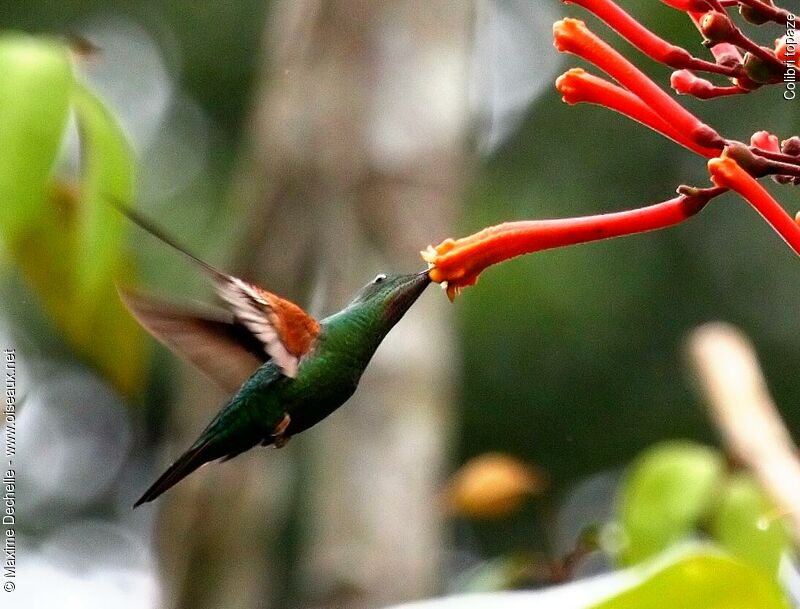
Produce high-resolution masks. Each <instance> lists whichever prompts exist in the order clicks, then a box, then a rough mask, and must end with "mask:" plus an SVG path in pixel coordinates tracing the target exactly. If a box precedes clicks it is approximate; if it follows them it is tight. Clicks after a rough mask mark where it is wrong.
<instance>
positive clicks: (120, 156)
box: [0, 34, 144, 394]
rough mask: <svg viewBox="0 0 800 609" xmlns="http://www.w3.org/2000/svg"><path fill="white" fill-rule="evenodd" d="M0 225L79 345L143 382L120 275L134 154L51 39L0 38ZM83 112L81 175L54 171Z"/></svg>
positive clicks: (101, 366) (125, 380)
mask: <svg viewBox="0 0 800 609" xmlns="http://www.w3.org/2000/svg"><path fill="white" fill-rule="evenodd" d="M0 73H1V74H3V78H2V79H0V199H2V200H3V201H4V205H3V206H1V207H0V209H2V211H1V212H0V224H1V225H2V228H1V229H0V230H2V239H3V242H4V245H5V249H6V253H7V255H8V256H9V257H10V259H11V261H12V262H13V263H14V264H15V265H16V267H17V268H18V269H19V270H20V272H21V273H22V275H23V277H24V279H25V281H26V283H27V284H28V286H29V287H30V289H31V290H32V291H33V292H34V293H35V294H36V296H37V297H38V299H39V301H40V302H41V304H42V307H43V308H44V310H45V311H46V312H47V314H48V316H49V318H50V320H51V321H52V323H53V324H54V325H55V326H56V327H57V328H58V329H59V330H60V331H61V332H62V333H63V335H64V336H65V338H66V339H67V341H68V342H69V343H70V345H71V346H72V348H73V349H74V350H75V351H76V352H77V353H78V354H79V355H80V356H81V357H83V358H85V359H86V360H87V361H88V362H90V363H91V364H92V365H94V366H95V367H96V368H97V369H98V370H99V371H100V372H102V373H103V374H104V375H105V376H106V377H107V378H109V379H111V380H112V381H113V382H114V383H115V384H116V386H117V387H118V388H119V389H121V390H122V391H123V392H125V393H128V394H130V393H132V392H134V391H135V390H137V389H138V388H139V387H140V386H141V383H140V378H141V375H142V373H143V370H144V347H143V344H144V343H143V340H142V336H141V333H140V331H139V330H138V328H137V326H136V324H135V322H134V321H133V320H132V318H131V317H130V315H128V313H127V312H126V311H125V310H124V309H123V307H122V305H121V304H120V302H119V299H118V298H117V295H116V290H115V288H114V283H113V278H114V277H115V276H116V275H117V274H118V273H119V272H120V270H121V269H122V268H123V267H124V266H127V265H128V263H127V261H126V259H125V256H124V253H123V245H124V243H123V237H124V229H123V223H122V218H121V217H120V216H119V214H118V213H117V212H116V211H115V210H114V209H113V207H112V206H111V205H110V203H111V202H128V201H130V199H131V196H132V188H133V157H132V153H131V150H130V148H129V146H128V144H127V142H126V139H125V136H124V135H123V133H122V131H121V130H120V128H119V126H118V125H117V122H116V120H115V119H114V118H113V116H111V114H109V113H108V111H107V110H106V109H105V108H104V107H103V104H102V103H101V102H100V101H99V100H98V99H97V98H96V97H95V96H94V95H93V94H92V93H91V92H90V91H88V90H87V89H86V88H85V87H84V86H83V85H81V84H80V82H78V81H77V80H76V79H75V77H74V75H73V68H72V61H71V58H70V53H69V51H68V49H67V48H66V47H65V46H64V45H63V44H61V43H59V42H55V41H53V40H51V39H47V38H37V37H33V36H26V35H22V34H6V35H4V36H3V37H2V38H0ZM70 111H73V112H74V113H75V116H76V119H77V123H78V129H79V134H80V140H81V175H80V178H79V185H78V186H77V187H72V186H71V185H70V184H69V183H67V184H64V183H62V182H60V181H58V180H56V179H55V178H54V175H53V171H54V167H55V164H56V161H57V159H58V156H59V153H60V150H61V144H62V141H63V139H64V137H65V133H66V126H67V117H68V115H69V112H70Z"/></svg>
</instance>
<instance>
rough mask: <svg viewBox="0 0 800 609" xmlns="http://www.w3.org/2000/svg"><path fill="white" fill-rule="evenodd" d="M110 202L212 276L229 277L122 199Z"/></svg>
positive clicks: (140, 226)
mask: <svg viewBox="0 0 800 609" xmlns="http://www.w3.org/2000/svg"><path fill="white" fill-rule="evenodd" d="M110 202H111V204H112V205H113V206H114V207H116V208H117V209H118V210H119V211H120V213H122V214H123V215H124V216H127V218H128V219H129V220H130V221H131V222H133V223H134V224H136V225H138V226H139V228H141V229H143V230H145V231H147V232H148V233H150V234H151V235H153V236H154V237H155V238H156V239H158V240H159V241H162V242H164V243H166V244H167V245H169V246H170V247H171V248H173V249H175V250H177V251H179V252H180V253H181V254H183V255H184V256H186V257H187V258H189V259H190V260H192V261H193V262H195V263H196V264H198V265H200V267H202V268H203V269H205V271H206V272H208V273H209V274H210V275H211V276H212V277H214V278H216V279H227V278H228V275H227V274H226V273H223V272H222V271H220V270H219V269H217V268H216V267H214V266H212V265H210V264H209V263H208V262H206V261H205V260H202V259H201V258H198V257H197V256H195V255H194V254H192V253H191V252H190V251H189V250H188V249H186V248H185V247H183V246H182V245H179V244H178V242H177V241H176V240H175V239H173V238H172V237H170V236H169V235H167V234H166V233H165V232H164V231H162V230H161V229H160V228H158V227H157V226H156V225H155V224H154V223H153V222H151V221H150V220H149V219H147V218H145V217H144V215H142V214H141V213H139V212H138V211H136V210H135V209H133V208H132V207H129V206H128V205H126V204H125V203H123V202H121V201H117V200H115V199H110Z"/></svg>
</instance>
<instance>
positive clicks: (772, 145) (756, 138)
mask: <svg viewBox="0 0 800 609" xmlns="http://www.w3.org/2000/svg"><path fill="white" fill-rule="evenodd" d="M750 144H751V145H753V146H755V147H756V148H760V149H761V150H768V151H770V152H780V150H781V148H780V144H779V143H778V138H777V136H775V135H772V134H771V133H770V132H769V131H756V132H755V133H754V134H753V135H751V136H750Z"/></svg>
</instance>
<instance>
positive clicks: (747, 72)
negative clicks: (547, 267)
mask: <svg viewBox="0 0 800 609" xmlns="http://www.w3.org/2000/svg"><path fill="white" fill-rule="evenodd" d="M564 1H565V2H566V3H571V4H576V5H579V6H581V7H583V8H584V9H586V10H587V11H589V12H590V13H592V14H594V15H595V16H596V17H598V18H599V19H601V20H602V21H604V22H605V23H606V24H607V25H608V26H609V27H611V28H612V29H613V30H614V31H616V32H617V33H618V34H619V35H620V36H622V37H623V38H625V39H626V40H627V41H628V42H630V43H631V44H632V45H633V46H634V47H636V48H637V49H638V50H639V51H641V52H642V53H644V54H645V55H647V56H648V57H650V58H652V59H654V60H656V61H658V62H660V63H662V64H665V65H667V66H669V67H671V68H674V69H675V70H676V71H675V72H673V74H672V78H671V85H672V88H673V89H674V90H675V91H676V92H677V93H678V94H683V95H693V96H695V97H698V98H701V99H713V98H716V97H721V96H726V95H738V94H745V93H750V92H751V91H754V90H756V89H758V88H760V87H763V86H766V85H781V86H783V87H784V94H783V97H784V98H785V99H787V100H791V99H793V96H794V82H795V67H796V63H795V57H796V54H797V43H796V37H795V36H796V34H795V27H794V24H795V16H794V15H793V14H792V13H790V12H789V11H786V10H784V9H782V8H779V7H777V6H775V5H774V4H773V2H772V0H662V2H664V3H665V4H667V5H669V6H671V7H672V8H675V9H677V10H680V11H683V12H685V13H686V14H687V16H688V18H689V19H690V20H691V21H692V22H693V23H694V25H695V26H696V27H697V29H698V30H699V31H700V33H701V34H702V36H703V44H704V45H705V46H706V47H708V49H709V50H710V53H711V55H712V57H713V61H711V60H706V59H701V58H698V57H694V56H693V55H692V54H691V53H689V52H688V51H687V50H686V49H683V48H681V47H679V46H676V45H673V44H671V43H670V42H668V41H666V40H664V39H663V38H661V37H660V36H658V35H656V34H655V33H653V32H652V31H650V30H649V29H647V28H646V27H645V26H643V25H642V24H641V23H639V22H638V21H637V20H636V19H635V18H634V17H632V16H631V15H630V14H628V13H627V12H626V11H624V10H623V9H622V8H621V7H620V6H618V5H617V4H616V3H615V2H614V1H613V0H564ZM734 9H738V11H739V13H740V14H741V16H742V18H743V19H744V20H746V21H747V22H749V23H750V24H754V25H763V24H773V25H774V24H780V25H781V27H782V28H783V31H784V32H785V34H784V35H782V36H781V37H780V38H778V39H777V40H776V41H775V46H774V48H772V49H770V48H766V47H762V46H760V45H758V44H757V43H756V42H754V41H753V40H752V39H750V38H748V37H747V36H746V35H745V34H744V32H743V31H742V30H741V29H740V28H739V27H738V26H737V25H736V23H735V22H734V21H733V20H732V19H731V16H730V15H729V11H731V10H734ZM553 36H554V42H555V47H556V49H558V50H559V51H561V52H564V53H572V54H574V55H577V56H578V57H580V58H582V59H584V60H585V61H587V62H588V63H589V64H592V65H593V66H595V67H596V68H598V69H599V70H600V71H602V72H604V73H605V74H606V75H607V76H608V77H610V79H606V78H604V77H601V76H595V75H592V74H590V73H588V72H587V71H585V70H583V69H580V68H573V69H571V70H568V71H567V72H566V73H565V74H563V75H561V76H560V77H559V78H558V80H557V81H556V88H557V89H558V91H559V92H560V93H561V94H562V96H563V99H564V101H565V102H567V103H569V104H576V103H578V102H586V103H592V104H597V105H600V106H604V107H606V108H608V109H610V110H613V111H615V112H618V113H620V114H622V115H624V116H627V117H628V118H631V119H633V120H635V121H637V122H639V123H641V124H642V125H645V126H647V127H649V128H650V129H653V130H654V131H656V132H658V133H660V134H661V135H663V136H665V137H667V138H669V139H671V140H673V141H674V142H676V143H677V144H679V145H681V146H684V147H685V148H687V149H689V150H691V151H692V152H694V153H696V154H698V155H700V156H702V157H705V158H706V159H708V170H709V173H710V176H711V181H712V182H713V184H714V186H713V187H711V188H696V187H691V186H685V185H682V186H680V187H679V188H678V189H677V192H678V197H676V198H674V199H671V200H669V201H665V202H663V203H658V204H655V205H649V206H646V207H642V208H638V209H633V210H630V211H625V212H617V213H611V214H600V215H596V216H587V217H580V218H564V219H559V220H540V221H522V222H507V223H504V224H500V225H498V226H493V227H490V228H487V229H484V230H482V231H480V232H479V233H476V234H474V235H471V236H469V237H465V238H463V239H458V240H454V239H447V240H445V241H443V242H442V243H441V244H439V245H438V246H437V247H432V246H431V247H429V248H428V249H427V250H426V251H425V252H422V256H423V258H424V259H425V260H426V261H427V262H428V263H429V265H430V266H431V271H430V275H431V278H432V279H433V281H436V282H439V283H442V284H443V285H446V286H447V293H448V296H449V297H450V299H451V300H452V299H453V298H454V297H455V295H456V294H457V293H458V291H459V290H460V289H461V288H463V287H466V286H469V285H473V284H474V283H475V282H476V281H477V278H478V275H479V274H480V272H481V271H482V270H483V269H485V268H486V267H487V266H489V265H492V264H496V263H498V262H501V261H503V260H507V259H508V258H512V257H514V256H519V255H521V254H525V253H529V252H534V251H539V250H542V249H548V248H554V247H562V246H565V245H572V244H575V243H584V242H587V241H594V240H598V239H606V238H609V237H617V236H622V235H629V234H634V233H640V232H644V231H649V230H655V229H659V228H665V227H667V226H672V225H674V224H676V223H678V222H682V221H683V220H685V219H687V218H688V217H690V216H692V215H694V214H695V213H697V212H698V211H700V210H701V209H702V208H703V207H704V206H705V205H706V203H708V202H709V201H710V200H711V199H713V198H715V197H717V196H719V195H721V194H723V193H725V192H728V191H734V192H736V193H738V194H739V195H741V196H742V197H743V198H744V199H745V200H747V201H748V202H749V203H750V204H751V205H752V206H753V208H754V209H755V210H756V211H757V212H758V213H759V214H761V216H762V217H763V218H764V219H765V220H766V221H767V222H768V223H769V224H770V225H771V226H772V227H773V229H775V231H776V232H777V233H778V234H779V235H780V236H781V237H783V239H784V240H785V241H786V243H788V244H789V246H790V247H791V248H792V249H793V250H794V251H795V252H796V253H797V254H798V255H800V225H798V221H800V215H799V216H798V221H796V220H795V219H793V218H792V217H791V216H789V215H788V214H787V213H786V211H785V210H784V209H783V207H781V205H780V204H779V203H778V202H777V201H776V200H775V199H774V198H773V197H772V196H771V195H770V194H769V192H768V191H767V190H765V189H764V187H763V186H762V185H761V184H760V183H759V182H758V179H759V178H762V177H765V176H772V178H773V179H774V180H775V181H777V182H778V183H781V184H795V185H796V184H798V183H800V137H797V136H794V137H789V138H788V139H786V140H784V141H783V142H780V141H779V138H778V137H776V136H775V135H772V134H770V133H767V132H766V131H759V132H756V133H755V134H753V136H752V138H751V140H750V143H749V144H745V143H742V142H739V141H736V140H731V139H727V138H725V137H723V136H722V135H720V134H719V133H717V131H715V130H714V129H713V128H712V127H710V126H709V125H707V124H705V123H704V122H702V121H701V120H700V119H699V118H698V117H697V116H695V115H694V114H692V113H691V112H689V111H688V110H687V109H686V108H684V107H683V106H682V105H681V104H680V103H678V101H677V100H676V99H674V98H673V97H672V95H670V94H669V93H668V92H667V91H665V90H664V89H663V88H661V87H660V86H659V85H658V84H656V83H655V82H653V81H652V80H651V79H650V78H649V77H648V76H647V75H646V74H644V73H643V72H642V71H640V70H639V69H638V68H637V67H636V66H635V65H633V64H632V63H631V62H630V61H628V60H627V59H626V58H625V57H623V56H622V55H621V54H620V53H618V52H617V51H616V50H614V48H612V47H611V46H610V45H609V44H607V43H606V42H605V41H604V40H602V39H601V38H600V37H598V36H597V35H595V34H594V33H593V32H592V31H591V30H589V28H588V27H587V26H586V24H585V23H583V22H582V21H579V20H577V19H563V20H561V21H558V22H556V23H555V24H554V26H553ZM701 72H702V73H706V74H711V75H714V77H715V78H720V79H726V80H727V83H728V84H725V85H717V84H714V83H713V82H711V81H709V80H706V79H704V78H701V77H699V76H697V73H701Z"/></svg>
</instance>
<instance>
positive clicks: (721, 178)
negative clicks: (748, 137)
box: [708, 149, 742, 188]
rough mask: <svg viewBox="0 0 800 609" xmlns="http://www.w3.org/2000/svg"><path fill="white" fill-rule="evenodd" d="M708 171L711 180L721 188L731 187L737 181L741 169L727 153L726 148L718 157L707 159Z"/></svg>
mask: <svg viewBox="0 0 800 609" xmlns="http://www.w3.org/2000/svg"><path fill="white" fill-rule="evenodd" d="M708 171H709V173H710V174H711V181H712V182H714V184H716V185H717V186H720V187H722V188H732V186H733V185H734V183H736V182H738V181H739V178H740V175H741V171H742V169H741V168H740V167H739V165H738V164H737V163H736V161H735V160H733V159H732V158H730V157H729V156H728V155H727V149H726V151H725V152H724V153H723V154H722V156H720V157H715V158H713V159H709V161H708Z"/></svg>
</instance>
